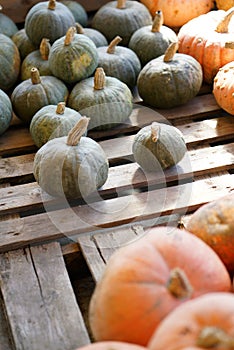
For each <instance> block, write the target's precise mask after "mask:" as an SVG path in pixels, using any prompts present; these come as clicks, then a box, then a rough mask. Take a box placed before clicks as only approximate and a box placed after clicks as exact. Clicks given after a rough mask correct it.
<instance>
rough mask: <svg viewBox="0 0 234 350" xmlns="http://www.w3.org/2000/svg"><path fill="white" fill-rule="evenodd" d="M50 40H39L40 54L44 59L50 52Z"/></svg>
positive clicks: (46, 58)
mask: <svg viewBox="0 0 234 350" xmlns="http://www.w3.org/2000/svg"><path fill="white" fill-rule="evenodd" d="M50 47H51V46H50V40H49V39H46V38H43V39H42V40H41V44H40V54H41V58H42V59H43V60H45V61H48V57H49V53H50Z"/></svg>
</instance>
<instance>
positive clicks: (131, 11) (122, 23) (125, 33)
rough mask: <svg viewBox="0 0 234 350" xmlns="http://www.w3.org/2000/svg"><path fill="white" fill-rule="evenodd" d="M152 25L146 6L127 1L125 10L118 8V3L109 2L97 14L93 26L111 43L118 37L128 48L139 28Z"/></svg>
mask: <svg viewBox="0 0 234 350" xmlns="http://www.w3.org/2000/svg"><path fill="white" fill-rule="evenodd" d="M150 24H152V16H151V14H150V12H149V10H148V9H147V7H146V6H144V5H143V4H141V3H140V2H138V1H128V0H127V1H126V7H125V8H124V9H118V8H117V1H109V2H108V3H107V4H105V5H103V6H102V7H100V8H99V10H98V11H97V12H96V13H95V15H94V17H93V19H92V23H91V26H92V28H95V29H97V30H99V31H100V32H101V33H102V34H103V35H104V36H105V37H106V38H107V40H108V42H110V41H111V40H113V39H114V38H115V37H116V36H117V35H119V36H120V37H121V38H122V41H121V43H120V44H121V45H123V46H128V43H129V40H130V38H131V36H132V34H133V33H134V32H135V31H136V30H137V29H139V28H141V27H143V26H147V25H150Z"/></svg>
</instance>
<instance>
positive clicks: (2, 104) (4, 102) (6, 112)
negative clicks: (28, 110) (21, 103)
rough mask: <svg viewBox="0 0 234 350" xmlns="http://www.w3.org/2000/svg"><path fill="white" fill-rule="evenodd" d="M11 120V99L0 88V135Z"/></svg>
mask: <svg viewBox="0 0 234 350" xmlns="http://www.w3.org/2000/svg"><path fill="white" fill-rule="evenodd" d="M11 120H12V104H11V100H10V98H9V96H8V95H7V94H6V93H5V92H4V91H3V90H0V135H2V134H3V133H4V132H5V131H6V130H7V129H8V128H9V126H10V123H11Z"/></svg>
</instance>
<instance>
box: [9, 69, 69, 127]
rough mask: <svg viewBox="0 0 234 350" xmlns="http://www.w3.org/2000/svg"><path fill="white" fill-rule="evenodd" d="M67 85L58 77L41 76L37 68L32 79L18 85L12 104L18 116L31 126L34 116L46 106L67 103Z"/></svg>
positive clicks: (33, 70) (32, 73)
mask: <svg viewBox="0 0 234 350" xmlns="http://www.w3.org/2000/svg"><path fill="white" fill-rule="evenodd" d="M68 93H69V92H68V89H67V87H66V85H65V84H64V83H63V82H62V81H61V80H59V79H58V78H56V77H53V76H42V77H41V76H40V74H39V71H38V69H37V68H35V67H34V68H32V69H31V78H30V79H27V80H24V81H22V82H21V83H20V84H18V85H17V86H16V87H15V88H14V90H13V92H12V94H11V102H12V106H13V110H14V112H15V114H16V116H17V117H18V118H19V119H21V120H22V121H23V122H24V123H25V124H30V122H31V120H32V117H33V116H34V114H35V113H36V112H37V111H38V110H39V109H41V108H42V107H44V106H47V105H50V104H55V105H57V104H58V103H59V102H63V101H64V102H66V100H67V97H68Z"/></svg>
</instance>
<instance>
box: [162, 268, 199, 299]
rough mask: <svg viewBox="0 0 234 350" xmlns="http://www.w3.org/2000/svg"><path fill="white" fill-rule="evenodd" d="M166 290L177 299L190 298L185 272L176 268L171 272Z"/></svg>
mask: <svg viewBox="0 0 234 350" xmlns="http://www.w3.org/2000/svg"><path fill="white" fill-rule="evenodd" d="M167 289H168V290H169V291H170V293H171V294H172V295H173V296H175V297H176V298H178V299H186V298H190V297H191V295H192V292H193V288H192V286H191V284H190V282H189V280H188V278H187V276H186V274H185V272H184V271H183V270H182V269H180V268H178V267H176V268H174V269H173V270H171V272H170V276H169V279H168V281H167Z"/></svg>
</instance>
